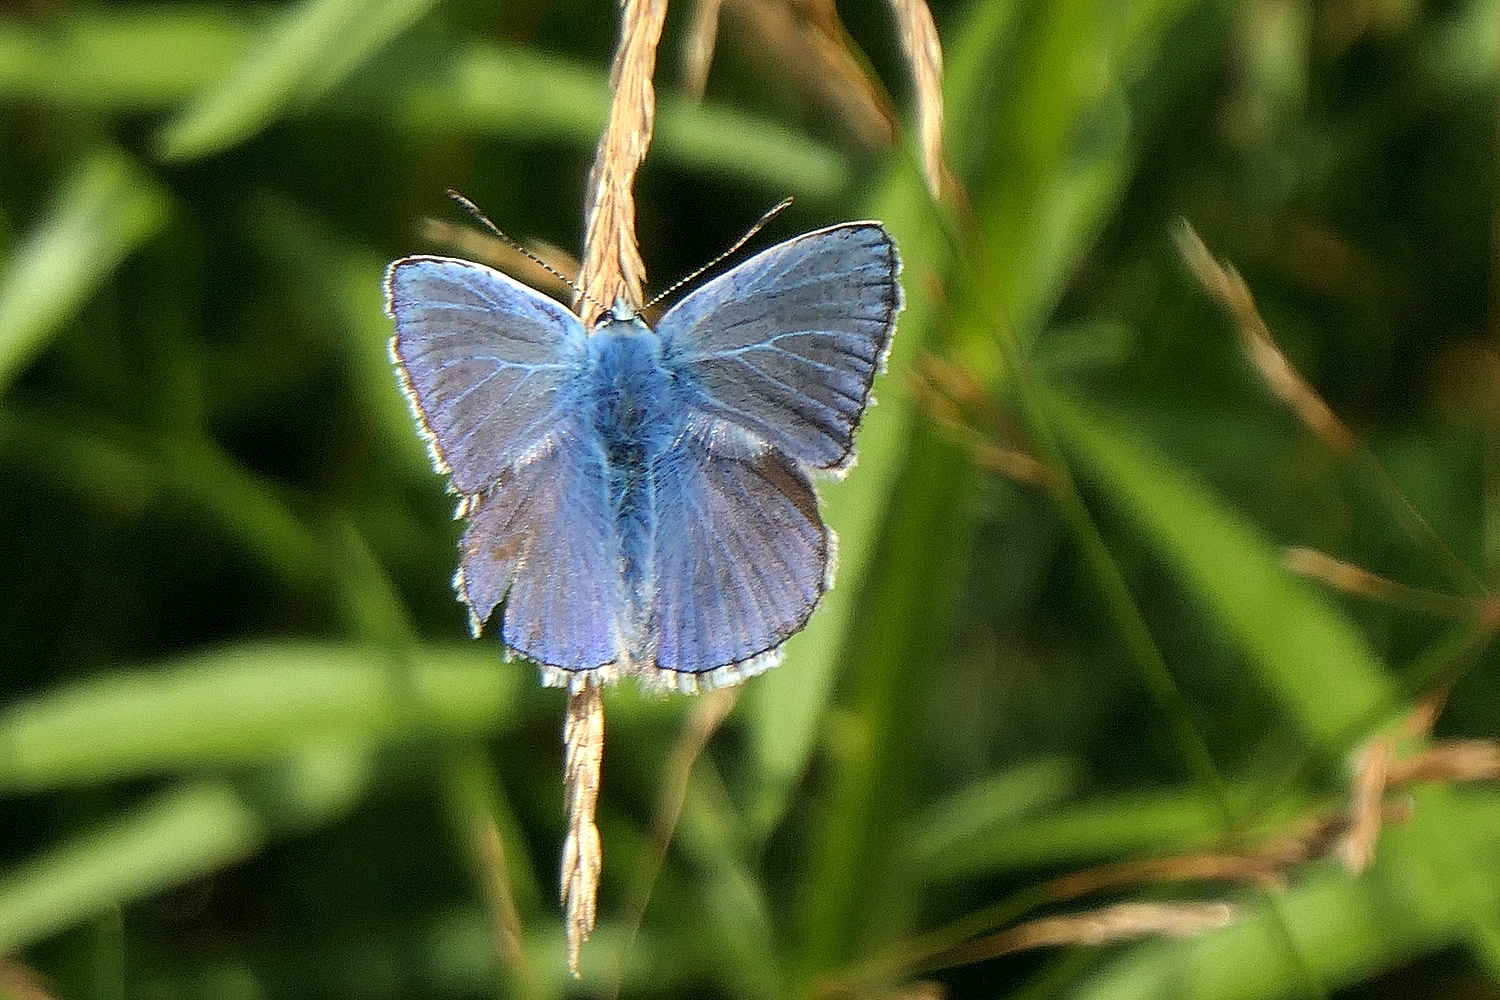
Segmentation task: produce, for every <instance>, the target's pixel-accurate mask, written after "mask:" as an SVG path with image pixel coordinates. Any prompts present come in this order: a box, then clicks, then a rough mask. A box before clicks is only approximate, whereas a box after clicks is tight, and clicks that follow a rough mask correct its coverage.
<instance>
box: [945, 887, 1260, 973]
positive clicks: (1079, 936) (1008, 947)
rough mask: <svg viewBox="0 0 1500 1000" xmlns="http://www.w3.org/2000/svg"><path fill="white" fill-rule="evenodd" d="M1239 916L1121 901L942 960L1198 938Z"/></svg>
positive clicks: (1015, 930) (962, 961) (1021, 928)
mask: <svg viewBox="0 0 1500 1000" xmlns="http://www.w3.org/2000/svg"><path fill="white" fill-rule="evenodd" d="M1239 915H1240V910H1239V908H1238V907H1236V906H1234V905H1232V904H1230V903H1116V904H1114V905H1112V906H1105V907H1101V908H1100V909H1097V910H1088V911H1085V912H1083V913H1068V914H1063V915H1061V916H1055V917H1042V918H1040V919H1038V920H1032V921H1029V922H1027V923H1024V924H1019V925H1017V926H1015V927H1011V928H1008V929H1006V930H1003V931H1000V932H999V933H998V934H991V935H989V936H988V937H982V938H979V939H978V940H975V941H971V942H969V943H968V944H965V945H963V946H961V947H959V948H955V949H954V950H952V951H950V952H948V953H947V954H945V955H944V956H942V966H941V967H951V966H954V965H969V964H972V963H974V962H983V961H986V960H988V959H991V958H997V957H999V956H1001V955H1011V954H1014V953H1016V952H1018V951H1030V950H1032V949H1035V948H1057V947H1062V946H1065V945H1089V946H1094V947H1098V946H1100V945H1107V944H1117V943H1119V942H1121V941H1133V940H1136V939H1139V938H1144V937H1175V938H1185V937H1193V936H1195V935H1198V934H1203V933H1205V932H1207V931H1213V930H1219V929H1221V928H1224V927H1228V926H1229V925H1230V924H1231V923H1233V922H1234V921H1235V920H1236V919H1238V917H1239ZM935 967H938V966H929V967H928V968H935Z"/></svg>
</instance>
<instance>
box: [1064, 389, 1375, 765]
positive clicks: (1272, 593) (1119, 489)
mask: <svg viewBox="0 0 1500 1000" xmlns="http://www.w3.org/2000/svg"><path fill="white" fill-rule="evenodd" d="M1043 401H1044V408H1045V410H1046V412H1047V415H1048V418H1049V419H1050V420H1051V422H1052V424H1053V426H1054V428H1055V430H1056V432H1057V434H1058V436H1059V438H1060V439H1061V440H1062V442H1063V446H1064V448H1065V449H1066V450H1068V451H1069V452H1070V453H1071V454H1073V455H1074V456H1075V457H1076V459H1077V461H1078V463H1079V466H1080V468H1081V470H1082V471H1083V472H1084V473H1085V474H1086V475H1087V476H1088V477H1089V479H1090V480H1091V481H1092V482H1094V483H1095V485H1097V486H1098V487H1099V488H1101V489H1103V490H1104V491H1105V492H1106V493H1107V494H1108V495H1109V496H1110V497H1111V499H1112V500H1113V501H1114V502H1115V503H1116V504H1118V506H1119V508H1120V510H1121V512H1122V513H1124V515H1125V516H1126V517H1127V518H1129V519H1130V520H1131V522H1132V523H1134V525H1135V526H1136V527H1137V528H1138V529H1139V530H1140V532H1141V534H1142V536H1143V537H1144V538H1145V539H1146V540H1147V541H1148V542H1149V543H1150V544H1151V545H1152V546H1153V547H1154V548H1155V549H1156V550H1157V551H1158V552H1159V553H1160V554H1161V556H1162V558H1163V559H1165V560H1166V562H1167V563H1168V565H1169V566H1170V567H1171V568H1172V570H1173V571H1174V572H1175V573H1176V574H1177V576H1178V578H1179V579H1180V580H1181V581H1182V583H1183V586H1184V587H1185V588H1186V590H1187V591H1188V592H1189V593H1190V594H1191V595H1192V596H1193V597H1194V598H1195V599H1196V600H1197V601H1198V602H1199V603H1200V604H1201V605H1202V607H1203V608H1204V609H1205V610H1206V611H1207V612H1208V613H1209V614H1210V615H1211V616H1212V618H1213V620H1214V621H1215V622H1216V623H1217V624H1218V625H1219V626H1220V627H1221V628H1222V630H1223V633H1224V634H1225V635H1226V636H1229V637H1230V638H1231V639H1232V640H1233V641H1234V642H1235V643H1236V644H1238V645H1239V647H1240V648H1241V649H1242V650H1243V651H1244V653H1245V655H1246V657H1247V658H1248V660H1249V662H1250V663H1251V664H1252V665H1253V666H1254V667H1255V669H1256V670H1257V671H1258V673H1259V674H1260V678H1261V681H1262V682H1263V683H1264V684H1265V685H1266V687H1267V688H1268V689H1269V690H1270V691H1272V692H1273V693H1274V694H1275V695H1276V696H1277V697H1279V698H1280V699H1281V701H1282V703H1283V705H1284V706H1285V708H1286V710H1287V711H1288V713H1290V715H1291V716H1292V717H1293V718H1294V719H1295V720H1296V721H1297V723H1298V724H1299V725H1300V727H1301V728H1302V730H1303V731H1304V732H1305V733H1306V734H1307V735H1308V736H1309V737H1310V738H1312V739H1313V740H1314V741H1315V742H1318V743H1325V742H1327V743H1332V742H1333V741H1335V740H1338V739H1341V738H1347V736H1348V734H1349V732H1350V729H1351V727H1352V726H1354V725H1356V724H1357V723H1359V722H1361V721H1369V720H1370V719H1371V718H1372V714H1373V713H1375V712H1377V711H1379V710H1381V709H1383V708H1386V707H1388V706H1390V700H1389V699H1390V687H1389V684H1388V683H1387V680H1386V678H1385V675H1384V671H1383V669H1382V667H1381V664H1380V662H1379V661H1378V660H1377V659H1376V658H1375V655H1374V653H1373V652H1372V651H1371V650H1370V648H1369V645H1368V644H1367V643H1366V642H1365V640H1364V637H1363V636H1362V635H1360V633H1359V632H1358V630H1356V629H1355V628H1354V626H1353V625H1352V624H1351V623H1350V622H1349V620H1348V619H1347V618H1346V617H1344V615H1343V614H1342V613H1340V612H1339V611H1338V610H1337V608H1336V607H1335V606H1334V605H1333V604H1332V603H1331V602H1330V601H1328V600H1327V599H1326V598H1325V597H1324V596H1323V595H1322V594H1321V593H1319V592H1318V591H1317V590H1316V589H1315V588H1314V587H1313V586H1312V584H1310V583H1308V582H1307V581H1306V580H1303V579H1301V578H1299V577H1295V576H1293V575H1292V574H1291V573H1289V572H1288V571H1287V570H1286V569H1285V568H1284V567H1283V566H1282V562H1281V553H1280V551H1279V550H1278V549H1277V547H1276V546H1274V545H1272V544H1271V542H1270V541H1269V540H1268V539H1266V538H1265V537H1264V536H1262V535H1261V534H1260V533H1259V532H1257V531H1256V530H1255V529H1254V528H1253V527H1252V526H1251V525H1250V524H1248V523H1247V522H1245V521H1244V520H1243V519H1242V518H1241V517H1240V516H1239V515H1237V514H1236V513H1234V512H1233V511H1231V510H1230V509H1229V508H1228V507H1226V506H1224V504H1222V503H1221V502H1220V501H1219V500H1217V499H1216V498H1215V497H1214V496H1213V495H1212V494H1211V493H1210V492H1209V491H1208V490H1207V489H1206V488H1205V487H1203V486H1202V485H1201V484H1199V483H1197V482H1195V481H1194V480H1193V479H1192V478H1191V477H1190V476H1189V474H1188V473H1187V472H1186V471H1185V470H1183V469H1181V468H1180V467H1178V466H1177V465H1176V464H1175V463H1173V462H1172V460H1171V459H1170V458H1168V457H1167V456H1165V455H1163V454H1161V453H1159V452H1157V451H1155V450H1154V449H1152V448H1150V447H1149V446H1147V445H1146V444H1144V443H1143V442H1141V441H1139V440H1136V439H1134V438H1132V437H1131V436H1130V435H1128V434H1126V433H1124V432H1121V431H1119V430H1117V429H1115V428H1114V427H1112V426H1110V424H1109V423H1107V422H1106V421H1105V420H1103V419H1102V418H1101V417H1099V416H1098V415H1096V414H1094V413H1093V412H1091V411H1089V410H1087V409H1085V408H1084V407H1083V406H1081V405H1080V404H1078V403H1077V402H1075V401H1072V400H1070V399H1069V398H1068V397H1066V396H1064V395H1062V394H1061V393H1058V392H1048V393H1045V394H1044V396H1043Z"/></svg>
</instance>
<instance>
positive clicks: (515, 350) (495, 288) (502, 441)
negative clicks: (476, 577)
mask: <svg viewBox="0 0 1500 1000" xmlns="http://www.w3.org/2000/svg"><path fill="white" fill-rule="evenodd" d="M386 295H387V308H388V311H389V312H390V314H391V316H392V317H394V318H395V320H396V337H395V339H394V340H393V341H392V343H391V353H392V355H393V356H394V357H395V360H396V363H397V365H398V366H399V368H400V370H401V372H402V378H403V380H404V381H405V383H406V386H407V389H408V392H409V394H410V396H411V398H412V401H413V404H414V407H415V409H416V410H417V415H418V417H419V418H420V419H421V421H422V424H423V426H424V428H425V429H426V431H427V433H428V435H429V440H430V441H431V442H432V444H433V449H434V452H435V455H436V457H437V459H438V460H439V462H440V463H441V465H442V468H443V470H444V471H446V472H448V473H449V474H450V475H451V476H452V483H453V488H454V489H455V490H456V491H458V492H459V493H465V494H477V493H481V492H483V491H484V490H486V489H488V488H489V487H490V486H492V485H493V484H494V483H495V482H496V481H497V480H498V479H499V478H500V475H501V473H502V472H503V470H504V469H505V468H506V467H507V466H509V465H511V464H512V463H514V462H516V461H517V460H518V459H520V458H521V457H523V456H524V455H525V454H526V453H527V452H528V451H530V450H531V449H532V448H535V447H536V446H537V445H538V443H540V442H541V441H542V440H543V439H545V438H546V436H547V435H548V434H549V433H550V432H551V431H552V430H553V429H554V428H555V427H556V425H557V422H558V418H559V416H560V413H561V411H560V408H559V403H560V399H561V394H560V392H559V390H560V388H561V387H562V386H563V384H564V383H566V382H567V381H569V380H570V379H573V378H574V377H575V376H576V375H577V373H578V371H579V369H580V367H581V365H582V356H583V350H582V347H583V341H584V332H583V326H582V324H581V323H580V322H579V321H578V317H576V316H574V315H573V314H572V313H571V312H569V311H568V310H567V309H566V308H564V307H563V306H561V305H559V304H558V303H556V302H554V301H553V300H551V299H549V298H547V297H546V296H544V295H542V294H540V293H539V292H536V291H533V290H532V289H530V288H527V287H526V286H525V285H522V284H520V283H519V282H517V281H514V280H513V279H511V278H508V277H506V276H505V275H503V274H501V273H500V272H498V271H494V270H492V269H490V268H488V267H485V266H484V265H482V264H473V263H470V262H468V261H462V260H454V259H452V258H447V257H407V258H405V259H403V260H398V261H396V263H394V264H392V265H391V268H390V272H389V274H388V276H387V279H386Z"/></svg>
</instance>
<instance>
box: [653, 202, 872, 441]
mask: <svg viewBox="0 0 1500 1000" xmlns="http://www.w3.org/2000/svg"><path fill="white" fill-rule="evenodd" d="M900 269H901V264H900V259H899V257H898V256H897V254H896V246H895V243H893V242H892V240H891V238H890V236H889V235H888V234H887V233H886V231H885V229H884V228H882V227H881V226H880V225H879V224H878V223H874V222H854V223H848V224H846V225H841V226H834V227H832V228H830V229H824V230H820V231H818V232H815V233H808V234H807V235H805V236H799V237H797V238H796V239H793V240H789V241H787V242H786V243H782V244H780V245H779V246H775V247H772V248H771V249H769V250H766V251H764V252H762V253H760V254H758V255H756V256H755V257H753V258H751V259H750V260H748V261H746V262H745V263H743V264H741V265H740V266H738V267H736V268H734V269H733V270H731V271H729V272H728V273H726V274H723V275H721V276H719V277H718V278H715V279H714V280H712V281H710V282H708V283H707V284H705V285H703V286H702V287H701V288H699V289H698V290H697V291H695V292H693V293H692V294H691V295H689V296H688V297H687V298H685V299H683V300H682V302H680V303H678V305H677V306H676V307H674V308H673V309H672V310H670V311H669V312H668V313H667V314H666V315H665V316H664V317H662V320H661V323H660V324H658V326H657V332H658V334H660V336H661V338H662V341H663V344H664V345H665V350H666V362H667V363H668V364H669V365H670V366H671V367H672V368H673V369H674V370H675V371H677V372H678V373H679V374H680V375H681V376H682V381H683V382H684V384H685V385H686V386H689V387H691V397H692V405H693V406H695V407H696V408H698V409H699V410H701V411H703V412H704V413H707V414H710V415H712V416H714V417H718V418H721V419H724V420H728V421H731V422H733V423H734V424H736V425H738V426H739V427H741V428H743V429H744V430H746V431H748V432H750V433H751V434H753V435H755V436H756V437H758V438H760V439H761V440H764V441H766V442H768V443H769V444H770V445H771V446H772V447H774V448H776V449H777V450H779V451H781V452H783V453H784V454H786V455H788V456H789V457H791V458H792V459H794V460H796V461H798V462H801V463H804V464H806V465H808V466H810V467H812V468H816V469H836V468H838V467H840V466H841V465H843V464H844V463H846V462H847V461H848V458H849V455H850V452H851V449H852V447H853V433H854V427H855V425H856V424H857V423H858V422H859V418H860V414H861V413H862V412H863V410H864V407H865V403H866V402H867V400H868V399H869V394H870V385H871V382H872V381H873V379H874V378H875V374H876V372H877V371H878V370H879V368H880V366H881V365H882V364H883V362H884V358H885V353H886V350H887V348H888V347H889V345H890V338H891V332H892V330H893V329H894V328H895V321H896V314H897V313H898V312H899V311H900V308H901V287H900V285H899V284H898V283H897V280H896V277H897V274H898V273H899V271H900Z"/></svg>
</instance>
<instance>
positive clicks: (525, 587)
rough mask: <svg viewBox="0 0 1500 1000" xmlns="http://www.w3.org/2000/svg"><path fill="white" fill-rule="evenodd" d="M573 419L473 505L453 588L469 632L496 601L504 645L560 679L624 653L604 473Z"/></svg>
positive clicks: (624, 614) (621, 598) (615, 544)
mask: <svg viewBox="0 0 1500 1000" xmlns="http://www.w3.org/2000/svg"><path fill="white" fill-rule="evenodd" d="M577 412H578V410H577V409H576V408H574V409H573V413H572V414H570V415H569V416H567V417H565V418H564V420H563V422H562V424H561V426H560V427H559V428H558V430H557V432H556V433H555V434H554V435H552V436H551V437H549V438H548V440H547V443H546V444H545V446H544V447H543V448H542V449H540V450H539V451H538V452H537V453H536V454H534V455H532V456H529V457H528V458H527V460H526V461H524V462H521V463H519V464H517V465H515V466H512V467H510V468H507V469H506V470H505V471H504V472H503V473H502V474H501V478H500V481H499V482H498V483H497V485H496V486H495V488H494V489H493V490H491V491H489V492H488V493H486V494H484V495H483V496H480V497H477V498H475V501H474V503H473V505H472V506H471V508H470V510H469V512H468V514H469V527H468V529H467V530H466V531H465V532H464V537H463V542H462V544H461V548H462V562H461V564H460V567H459V571H458V576H457V577H456V578H455V579H454V586H455V587H456V589H457V590H458V592H459V595H460V596H461V597H462V598H463V600H464V601H465V602H466V603H467V604H468V605H469V609H470V613H471V614H472V616H473V624H474V626H475V631H476V633H477V632H478V627H479V625H480V624H482V623H483V622H484V621H486V620H487V619H488V618H489V617H490V615H491V614H492V613H493V611H494V609H495V607H496V605H498V604H500V602H501V601H502V600H503V601H504V602H505V606H504V609H503V611H502V619H503V620H502V623H501V628H500V633H501V640H502V641H503V642H504V643H505V645H506V646H507V647H509V648H510V649H512V650H514V651H516V652H518V653H521V654H522V655H524V656H526V657H528V658H530V659H532V660H535V661H536V662H537V663H539V664H541V665H542V666H543V667H554V668H558V669H561V670H566V671H578V670H593V669H596V668H599V667H603V666H607V665H609V664H611V663H616V662H619V661H621V660H622V658H623V657H624V656H626V655H627V653H628V650H629V642H628V640H627V638H626V635H627V632H628V621H627V618H628V605H627V602H626V600H625V588H624V583H623V578H622V576H621V571H620V566H621V554H620V540H619V532H618V530H617V528H616V526H615V523H614V518H613V514H612V511H611V506H610V503H609V488H608V478H607V470H606V467H605V464H604V461H603V456H602V452H601V451H600V449H599V448H598V447H597V446H596V444H595V443H594V442H593V440H592V438H591V435H590V431H589V428H588V427H587V426H586V425H585V424H584V422H583V421H582V420H580V419H579V418H578V417H577V416H576V414H577Z"/></svg>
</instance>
